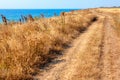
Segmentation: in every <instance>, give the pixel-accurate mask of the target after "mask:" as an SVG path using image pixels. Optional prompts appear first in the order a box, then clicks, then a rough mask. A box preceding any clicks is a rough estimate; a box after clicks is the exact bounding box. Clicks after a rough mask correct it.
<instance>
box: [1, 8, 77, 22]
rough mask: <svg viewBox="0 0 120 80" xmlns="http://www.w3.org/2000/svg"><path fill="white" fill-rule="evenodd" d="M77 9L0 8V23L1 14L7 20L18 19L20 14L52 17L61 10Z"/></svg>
mask: <svg viewBox="0 0 120 80" xmlns="http://www.w3.org/2000/svg"><path fill="white" fill-rule="evenodd" d="M72 10H78V9H0V23H2V17H1V14H2V15H4V16H5V17H6V18H7V20H8V21H16V22H17V21H19V19H20V18H21V15H23V16H28V15H29V14H30V15H32V16H33V17H40V15H41V14H43V15H44V17H46V18H50V17H53V16H54V14H56V15H57V16H59V15H60V13H61V12H70V11H72Z"/></svg>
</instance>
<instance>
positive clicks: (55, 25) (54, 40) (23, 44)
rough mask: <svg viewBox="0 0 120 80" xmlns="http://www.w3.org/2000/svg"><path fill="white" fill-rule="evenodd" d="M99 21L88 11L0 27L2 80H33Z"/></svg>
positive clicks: (0, 73)
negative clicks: (41, 70) (95, 20)
mask: <svg viewBox="0 0 120 80" xmlns="http://www.w3.org/2000/svg"><path fill="white" fill-rule="evenodd" d="M95 18H96V16H95V15H93V14H92V13H91V12H90V11H89V10H81V11H72V12H69V13H65V15H64V16H58V17H53V18H49V19H46V18H40V19H38V20H35V21H33V22H27V23H24V24H9V25H7V26H6V25H0V80H26V79H28V80H30V79H32V75H35V74H36V73H37V71H39V68H40V67H43V66H44V65H45V64H46V63H49V62H50V61H51V60H52V59H54V58H56V57H57V55H60V54H61V52H62V51H63V50H64V49H65V48H66V47H67V46H68V45H69V44H70V43H71V41H72V40H73V39H75V38H76V37H77V36H78V35H79V34H81V33H83V31H85V30H86V29H87V27H88V26H89V25H90V24H91V23H92V22H93V21H94V19H95Z"/></svg>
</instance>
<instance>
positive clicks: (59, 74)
mask: <svg viewBox="0 0 120 80" xmlns="http://www.w3.org/2000/svg"><path fill="white" fill-rule="evenodd" d="M102 37H103V18H101V19H100V20H98V21H97V22H95V23H93V24H92V25H91V26H90V27H89V28H88V30H87V31H86V32H85V33H83V34H82V35H80V36H79V37H78V38H77V39H76V40H75V41H74V42H73V46H72V47H71V48H70V49H68V50H67V52H66V53H65V55H63V57H61V58H58V59H57V61H62V62H61V63H57V64H55V65H54V66H52V67H53V68H52V69H50V70H47V71H44V72H43V73H42V74H40V75H38V76H36V77H35V78H38V79H39V80H98V78H99V77H100V74H99V72H100V67H99V64H100V62H99V59H100V52H101V49H100V47H101V46H100V45H101V43H102ZM94 70H95V71H94ZM92 71H93V72H92Z"/></svg>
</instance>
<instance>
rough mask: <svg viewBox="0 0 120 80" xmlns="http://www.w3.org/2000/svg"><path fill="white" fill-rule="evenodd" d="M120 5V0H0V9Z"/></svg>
mask: <svg viewBox="0 0 120 80" xmlns="http://www.w3.org/2000/svg"><path fill="white" fill-rule="evenodd" d="M101 6H104V7H110V6H120V0H0V9H18V8H19V9H51V8H54V9H58V8H61V9H62V8H82V9H83V8H94V7H101Z"/></svg>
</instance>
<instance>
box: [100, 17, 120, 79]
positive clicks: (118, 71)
mask: <svg viewBox="0 0 120 80" xmlns="http://www.w3.org/2000/svg"><path fill="white" fill-rule="evenodd" d="M104 24H105V25H104V28H105V29H104V30H105V35H104V36H105V38H104V48H103V51H104V55H103V70H102V79H101V80H120V38H119V37H118V35H117V31H116V30H115V28H114V26H113V21H112V18H111V17H110V16H107V17H106V19H105V22H104Z"/></svg>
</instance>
